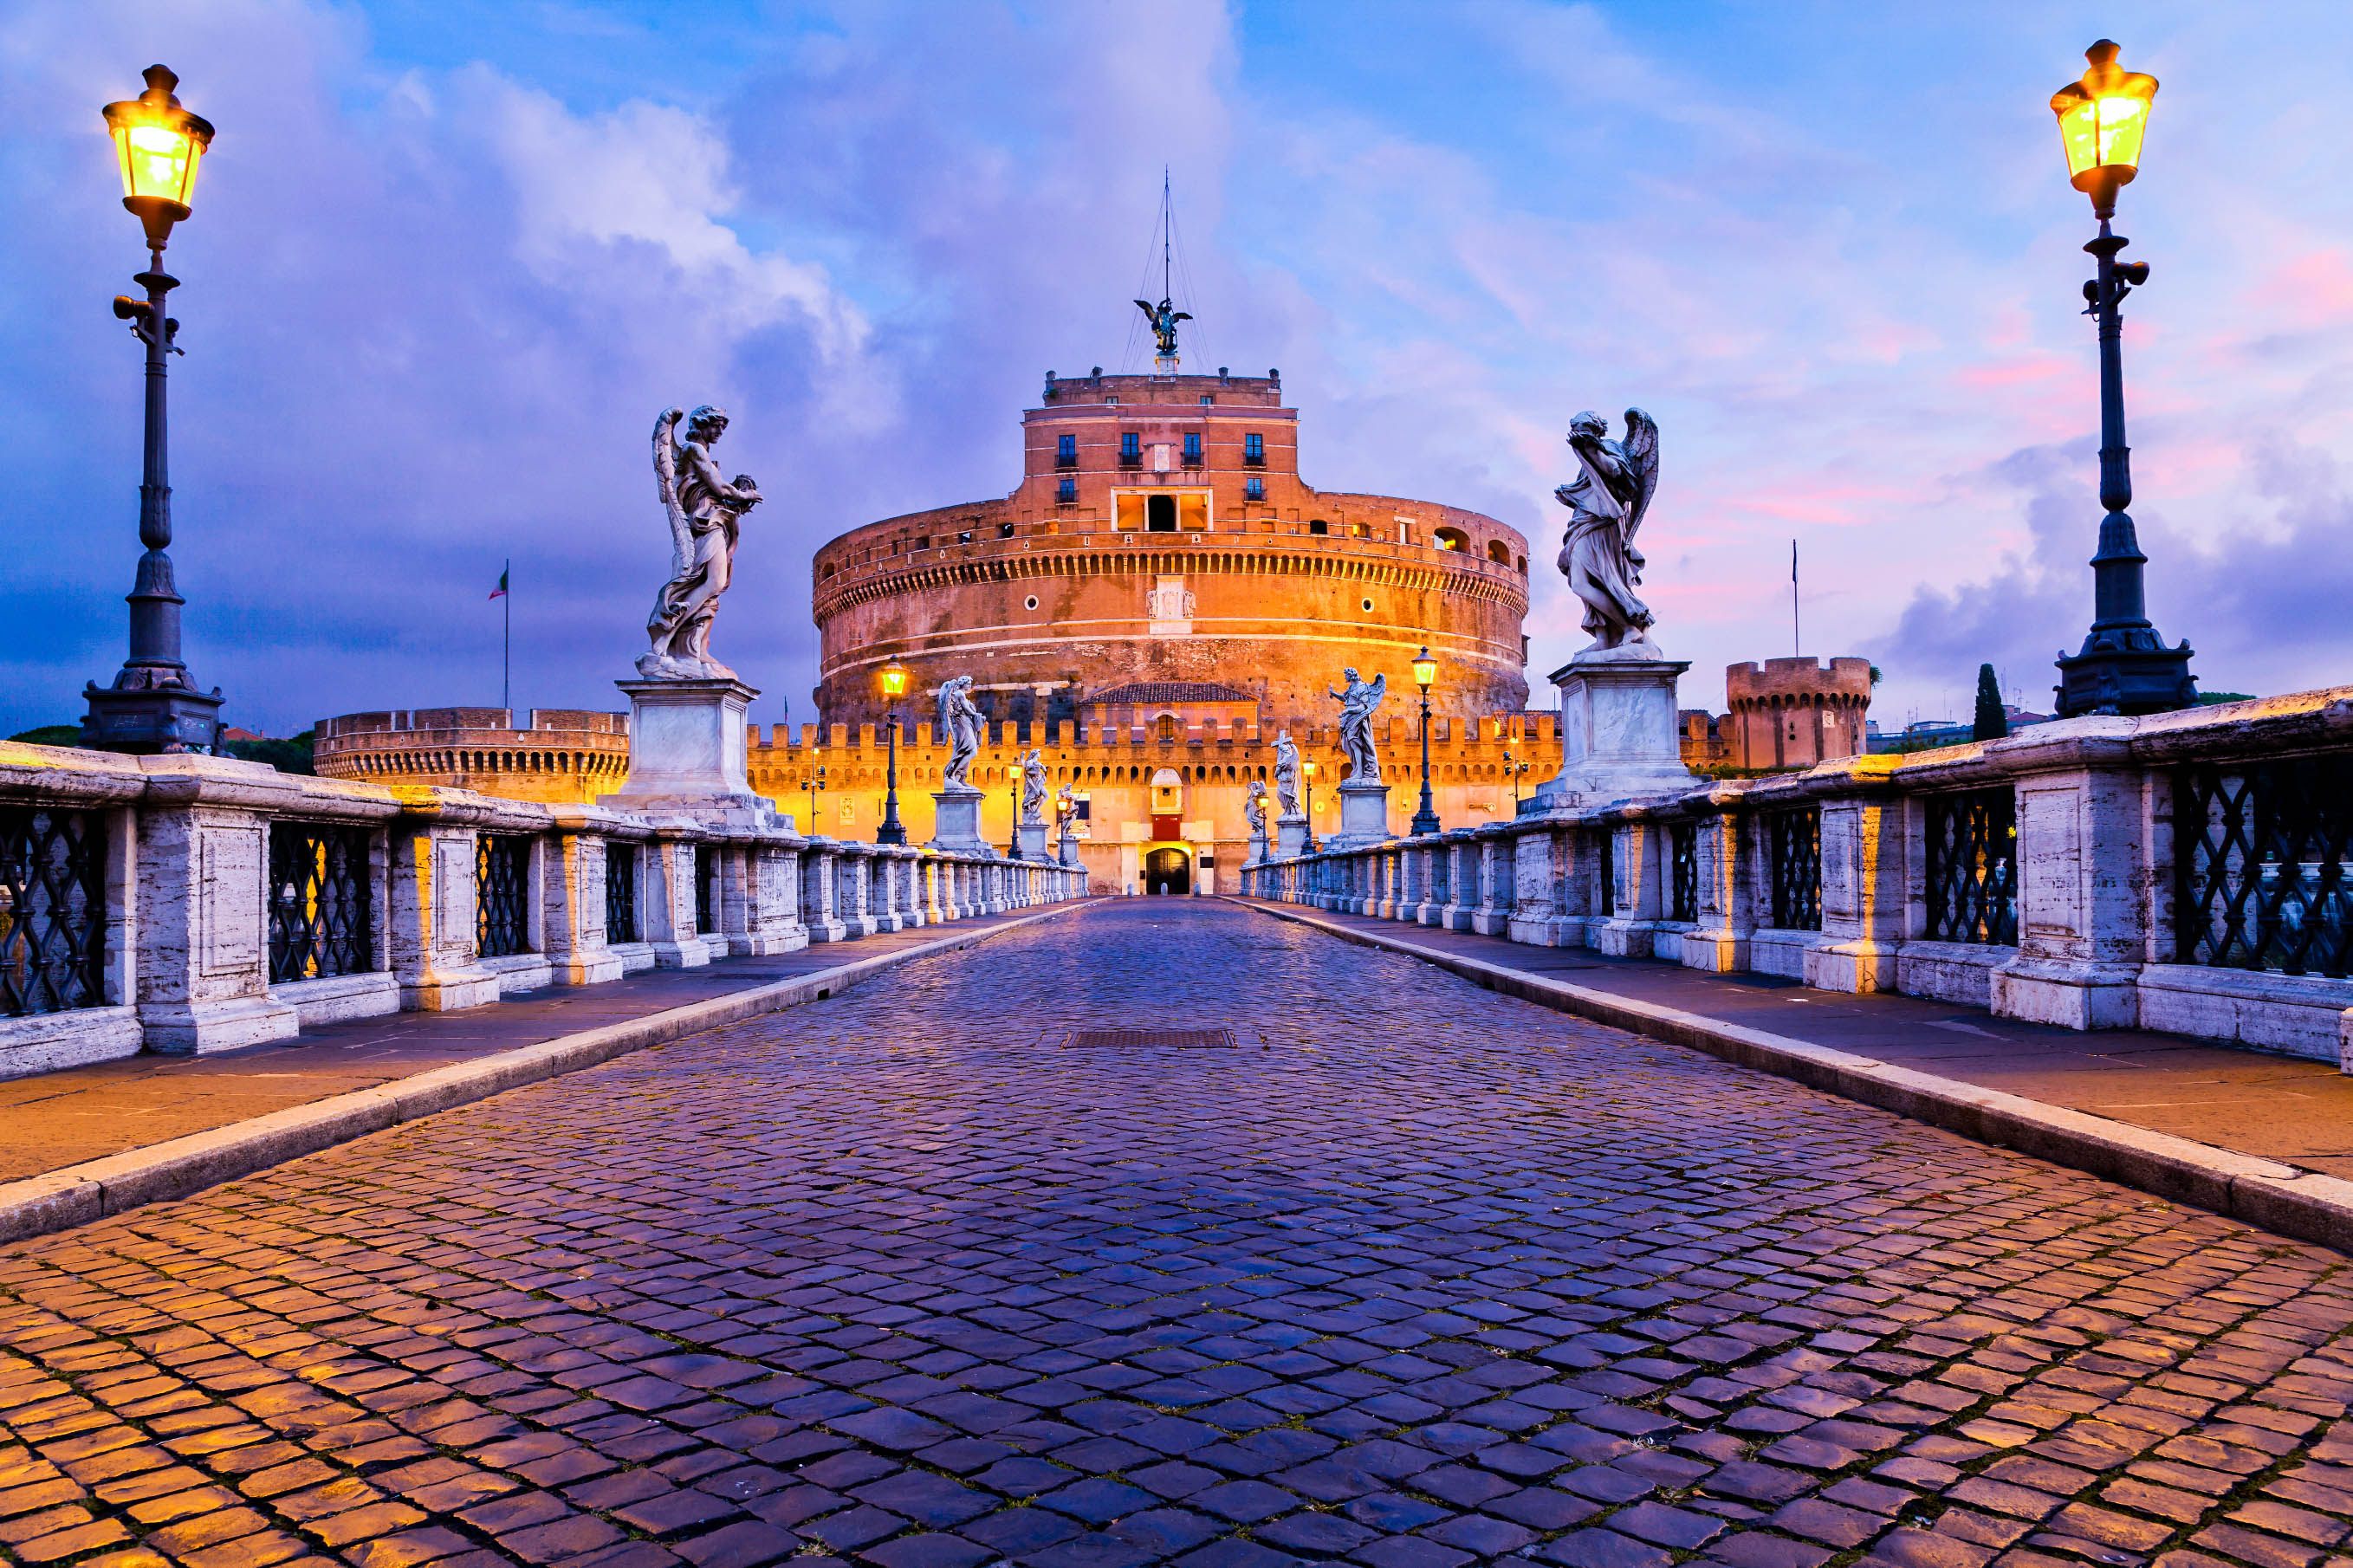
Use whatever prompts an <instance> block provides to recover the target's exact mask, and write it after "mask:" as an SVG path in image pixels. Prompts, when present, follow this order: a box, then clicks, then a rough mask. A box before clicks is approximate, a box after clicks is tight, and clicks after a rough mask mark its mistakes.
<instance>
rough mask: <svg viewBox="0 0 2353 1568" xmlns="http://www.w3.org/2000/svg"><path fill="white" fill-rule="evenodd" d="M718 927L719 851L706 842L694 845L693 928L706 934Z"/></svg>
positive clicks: (701, 934)
mask: <svg viewBox="0 0 2353 1568" xmlns="http://www.w3.org/2000/svg"><path fill="white" fill-rule="evenodd" d="M718 929H719V851H718V850H717V849H714V848H713V847H711V846H710V845H708V844H698V845H696V846H695V847H694V930H695V934H696V935H698V936H707V935H709V934H710V933H711V932H712V931H717V930H718Z"/></svg>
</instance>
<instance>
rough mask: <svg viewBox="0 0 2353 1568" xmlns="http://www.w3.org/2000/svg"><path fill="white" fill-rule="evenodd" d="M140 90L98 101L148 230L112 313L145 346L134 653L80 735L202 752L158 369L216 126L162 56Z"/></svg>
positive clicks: (205, 728)
mask: <svg viewBox="0 0 2353 1568" xmlns="http://www.w3.org/2000/svg"><path fill="white" fill-rule="evenodd" d="M145 75H146V79H147V90H146V91H145V92H142V93H141V94H140V95H139V96H138V97H137V98H132V99H126V100H123V101H122V102H121V103H110V104H108V105H107V106H106V109H105V110H104V112H105V115H106V127H107V130H108V131H110V132H112V133H113V136H114V153H115V162H116V163H117V164H118V166H119V167H120V170H121V174H122V205H124V206H125V207H126V208H128V209H129V210H130V211H131V212H132V213H134V214H136V215H137V216H138V218H139V221H140V222H141V224H142V225H143V226H145V228H146V230H147V270H146V271H144V272H142V273H140V274H138V275H137V277H136V279H134V280H135V281H136V282H138V283H140V284H142V285H143V286H144V287H145V288H146V290H147V298H146V299H145V300H133V299H132V298H131V297H130V296H129V295H125V294H118V295H116V296H115V299H114V313H115V315H116V316H117V317H119V318H120V319H121V320H122V321H128V322H130V323H131V331H132V333H133V334H134V335H135V336H136V337H137V338H138V339H139V341H140V342H142V343H144V344H146V345H147V440H146V459H145V462H144V465H143V466H142V470H141V473H140V480H139V541H140V542H141V543H142V544H144V545H145V546H146V547H147V552H146V553H145V554H144V555H142V556H141V557H140V558H139V574H138V576H137V578H136V580H135V581H134V583H133V585H132V590H131V593H130V595H129V602H130V605H131V657H130V658H127V659H125V660H124V661H123V665H122V668H121V671H120V672H119V673H117V674H116V676H115V678H114V684H113V685H112V686H100V685H99V684H98V683H97V682H96V681H94V680H93V681H91V682H90V684H89V685H88V686H87V687H86V688H84V689H83V696H84V697H85V698H86V699H87V700H89V703H90V711H89V712H88V713H86V714H84V715H83V717H82V721H81V740H82V744H84V745H86V746H96V747H101V748H103V749H105V750H107V751H112V752H190V751H196V752H209V751H211V750H212V749H213V748H214V747H215V746H216V744H218V742H219V739H220V705H221V694H220V691H219V689H217V688H216V689H214V690H213V691H212V692H211V693H210V694H209V695H207V694H206V693H204V692H201V691H198V690H197V689H196V688H195V684H194V683H193V682H192V681H190V680H189V679H188V667H187V666H186V665H185V663H183V662H181V659H180V606H181V605H183V604H185V602H186V601H185V600H184V599H182V598H181V597H180V595H179V591H178V589H177V588H176V587H174V584H173V582H172V558H171V557H170V556H169V555H166V554H165V553H164V546H166V545H168V544H170V543H171V542H172V484H171V479H170V475H169V470H168V466H167V464H166V462H165V451H164V384H165V376H164V368H165V360H166V358H167V356H169V355H172V354H175V353H179V352H181V351H180V350H179V348H178V347H177V346H175V345H174V342H172V340H173V338H174V335H175V334H176V333H177V332H178V331H179V327H180V323H179V322H177V321H174V320H172V319H171V318H170V317H169V316H167V315H165V314H164V296H165V295H167V294H168V293H170V292H171V290H172V289H174V287H175V286H176V285H177V284H178V283H179V279H176V278H174V277H172V276H171V275H169V274H168V273H166V272H165V271H164V243H165V242H166V241H167V240H169V239H170V238H171V236H172V226H173V225H174V224H175V223H178V222H179V221H180V220H182V219H183V218H185V217H186V216H188V212H189V206H188V198H189V197H190V196H192V195H195V188H196V165H197V163H200V162H202V161H203V158H204V155H205V149H206V147H209V146H210V145H212V140H213V128H212V126H211V125H210V124H209V123H207V122H206V121H203V120H201V119H198V118H197V117H196V116H195V115H193V114H191V113H189V112H188V111H187V110H185V109H183V108H181V107H180V100H178V99H177V98H176V97H174V96H173V92H172V89H174V87H177V86H178V85H179V82H180V79H179V78H178V77H176V76H174V75H173V74H172V73H171V72H170V71H168V70H166V69H164V68H163V67H162V66H149V67H148V68H147V69H146V72H145Z"/></svg>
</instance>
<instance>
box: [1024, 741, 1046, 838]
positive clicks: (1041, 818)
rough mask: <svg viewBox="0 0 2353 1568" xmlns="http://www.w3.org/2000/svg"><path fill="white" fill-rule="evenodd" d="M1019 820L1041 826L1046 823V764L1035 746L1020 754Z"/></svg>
mask: <svg viewBox="0 0 2353 1568" xmlns="http://www.w3.org/2000/svg"><path fill="white" fill-rule="evenodd" d="M1021 820H1022V821H1023V822H1024V823H1025V824H1027V823H1033V822H1034V823H1037V824H1039V826H1043V825H1044V824H1045V821H1046V763H1045V760H1044V759H1043V758H1041V757H1039V755H1038V748H1036V747H1035V746H1032V747H1030V748H1029V750H1028V751H1026V752H1022V753H1021Z"/></svg>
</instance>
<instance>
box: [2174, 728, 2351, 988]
mask: <svg viewBox="0 0 2353 1568" xmlns="http://www.w3.org/2000/svg"><path fill="white" fill-rule="evenodd" d="M2348 840H2353V753H2348V752H2334V753H2329V754H2326V755H2321V756H2310V757H2285V758H2282V759H2280V760H2279V761H2276V762H2268V763H2253V764H2244V763H2198V764H2193V765H2191V766H2189V767H2184V768H2180V769H2178V770H2176V772H2175V773H2174V775H2173V846H2174V918H2175V921H2176V922H2177V923H2176V930H2175V938H2176V944H2177V949H2178V956H2179V962H2180V963H2202V964H2207V965H2211V966H2212V967H2214V968H2218V969H2275V970H2278V971H2280V972H2281V973H2284V974H2321V975H2326V976H2327V977H2328V978H2330V979H2334V980H2341V979H2343V978H2345V975H2346V971H2347V965H2348V960H2353V863H2348V861H2353V842H2348Z"/></svg>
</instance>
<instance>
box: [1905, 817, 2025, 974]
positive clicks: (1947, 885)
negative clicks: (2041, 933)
mask: <svg viewBox="0 0 2353 1568" xmlns="http://www.w3.org/2000/svg"><path fill="white" fill-rule="evenodd" d="M1927 805H1928V930H1927V939H1928V940H1929V941H1930V942H1976V943H1978V944H1979V945H1981V946H1986V947H2016V946H2017V945H2018V800H2017V797H2016V796H2015V795H2013V794H2012V793H2011V792H2010V789H2009V788H2008V786H2004V787H2002V788H2000V789H1975V790H1969V791H1967V792H1965V793H1962V794H1959V795H1930V796H1929V797H1928V801H1927Z"/></svg>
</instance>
